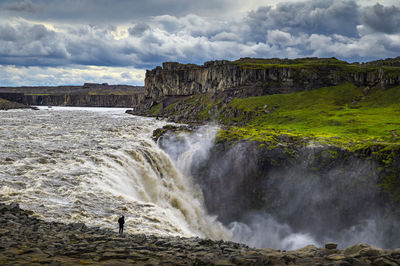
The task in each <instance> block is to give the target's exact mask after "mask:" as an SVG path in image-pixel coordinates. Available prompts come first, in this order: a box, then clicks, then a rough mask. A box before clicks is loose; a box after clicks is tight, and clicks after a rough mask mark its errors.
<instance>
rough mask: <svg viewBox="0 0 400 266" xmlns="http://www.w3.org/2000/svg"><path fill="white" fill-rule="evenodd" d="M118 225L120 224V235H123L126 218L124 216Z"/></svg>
mask: <svg viewBox="0 0 400 266" xmlns="http://www.w3.org/2000/svg"><path fill="white" fill-rule="evenodd" d="M118 223H119V234H120V235H122V233H123V232H124V223H125V217H124V216H122V217H121V218H119V219H118Z"/></svg>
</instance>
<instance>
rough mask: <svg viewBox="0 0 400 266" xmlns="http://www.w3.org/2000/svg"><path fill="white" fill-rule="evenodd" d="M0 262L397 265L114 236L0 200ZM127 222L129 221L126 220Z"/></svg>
mask: <svg viewBox="0 0 400 266" xmlns="http://www.w3.org/2000/svg"><path fill="white" fill-rule="evenodd" d="M0 214H1V215H0V225H1V227H0V236H1V241H0V264H2V265H16V264H18V265H20V264H24V265H25V264H29V265H31V264H51V265H77V264H96V265H126V264H146V265H288V264H289V265H318V264H319V265H328V264H329V265H331V264H332V265H398V264H399V263H400V250H399V249H396V250H384V249H380V248H377V247H373V246H370V245H365V244H357V245H354V246H351V247H349V248H347V249H344V250H338V249H336V247H335V245H334V244H333V243H329V244H327V245H325V247H322V248H317V247H315V246H312V245H309V246H306V247H304V248H302V249H299V250H294V251H280V250H273V249H253V248H249V247H247V246H245V245H243V244H238V243H234V242H229V241H212V240H208V239H200V238H179V237H157V236H146V235H143V234H142V235H124V236H118V234H117V232H116V230H115V231H112V230H108V229H101V228H97V227H96V228H91V227H87V226H85V225H84V224H82V223H75V224H62V223H57V222H45V221H42V220H39V219H37V218H36V217H33V216H32V215H31V214H32V212H29V211H24V210H22V209H20V208H19V206H18V204H16V203H13V204H11V205H5V204H3V203H0ZM126 226H129V225H126Z"/></svg>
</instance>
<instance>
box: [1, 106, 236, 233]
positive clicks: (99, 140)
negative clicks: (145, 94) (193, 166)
mask: <svg viewBox="0 0 400 266" xmlns="http://www.w3.org/2000/svg"><path fill="white" fill-rule="evenodd" d="M163 124H164V122H161V121H157V120H155V119H150V118H142V117H135V116H131V115H127V114H125V109H118V108H71V107H68V108H67V107H53V108H51V109H49V108H41V110H39V111H31V110H13V111H1V112H0V184H1V186H0V201H1V202H11V201H17V202H19V203H20V205H21V207H22V208H25V209H30V210H32V211H34V213H35V214H36V215H38V216H39V217H41V218H43V219H45V220H56V221H62V222H66V223H70V222H84V223H85V224H87V225H92V226H101V227H108V228H116V227H117V218H118V216H120V215H125V219H126V225H127V226H126V230H127V231H128V232H130V233H146V234H157V235H179V236H200V237H209V238H213V239H228V238H230V233H229V231H228V230H227V229H225V228H224V227H223V226H222V225H221V224H220V223H219V222H216V221H215V217H211V216H209V215H207V213H206V211H205V208H204V206H203V199H202V193H201V190H200V188H198V187H197V186H196V185H195V184H194V183H193V181H192V180H191V178H190V175H188V174H187V172H186V170H187V165H189V164H190V160H191V154H193V151H194V150H196V149H197V150H199V149H200V150H201V149H202V150H206V149H207V148H208V147H207V146H204V145H192V147H191V148H190V149H188V151H187V152H185V153H184V154H182V155H181V158H177V159H176V160H175V161H174V162H172V161H171V159H170V157H169V156H168V155H167V154H166V153H164V152H163V151H162V150H161V149H160V148H158V146H157V145H156V144H155V143H154V142H153V141H152V140H151V134H152V131H153V130H154V129H156V128H158V127H162V126H163ZM207 132H208V131H207V130H205V132H203V133H201V134H205V133H207ZM207 134H209V136H208V139H210V140H212V138H213V132H212V131H211V132H208V133H207ZM178 169H181V170H178ZM181 172H184V173H183V174H182V173H181Z"/></svg>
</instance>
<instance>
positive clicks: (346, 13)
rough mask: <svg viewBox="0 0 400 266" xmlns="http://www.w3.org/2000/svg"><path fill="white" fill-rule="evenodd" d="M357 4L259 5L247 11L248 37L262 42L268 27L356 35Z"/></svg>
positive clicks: (323, 1)
mask: <svg viewBox="0 0 400 266" xmlns="http://www.w3.org/2000/svg"><path fill="white" fill-rule="evenodd" d="M358 21H359V6H358V5H357V4H356V2H355V1H352V0H349V1H341V0H339V1H334V0H314V1H305V2H298V3H283V4H279V5H278V6H277V7H276V8H271V7H260V8H259V9H257V10H256V11H253V12H250V13H249V16H248V18H247V23H248V25H249V28H250V29H251V32H250V34H249V37H251V36H252V37H253V39H254V41H257V42H263V41H265V39H266V37H267V36H266V33H267V31H268V30H275V29H277V30H282V31H285V32H290V33H292V34H295V33H299V32H301V33H308V34H313V33H314V34H341V35H344V36H357V28H356V27H357V25H358Z"/></svg>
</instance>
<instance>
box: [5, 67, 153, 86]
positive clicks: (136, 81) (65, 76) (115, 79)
mask: <svg viewBox="0 0 400 266" xmlns="http://www.w3.org/2000/svg"><path fill="white" fill-rule="evenodd" d="M144 76H145V70H143V69H133V68H132V69H129V68H125V67H97V66H68V67H37V66H35V67H17V66H12V65H8V66H4V65H3V66H2V65H0V82H1V84H2V86H24V85H47V86H56V85H81V84H83V83H85V82H94V83H104V82H106V83H109V84H131V85H143V80H144Z"/></svg>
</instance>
